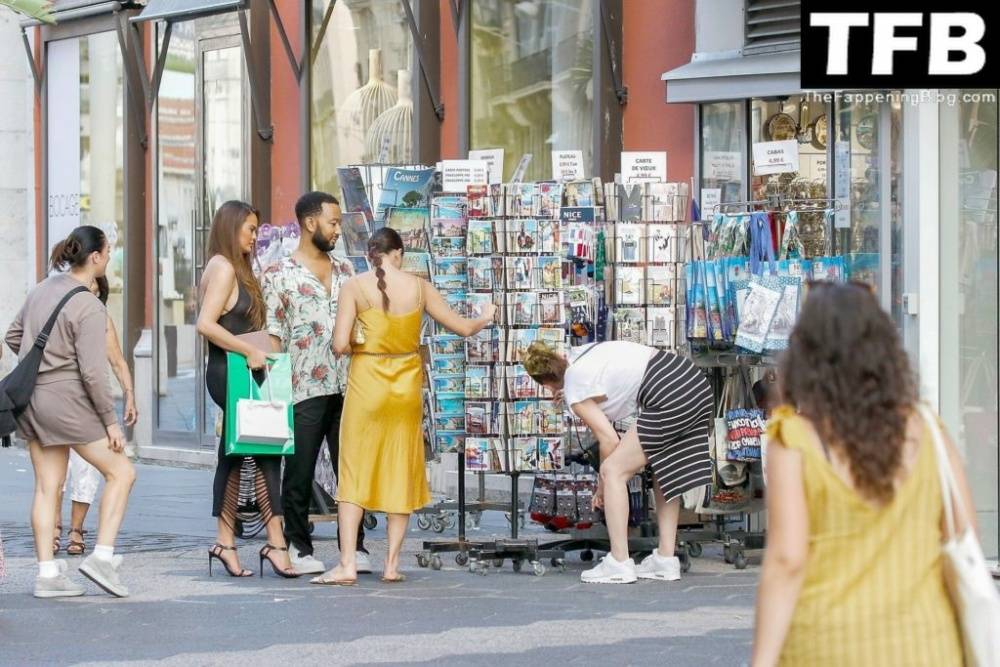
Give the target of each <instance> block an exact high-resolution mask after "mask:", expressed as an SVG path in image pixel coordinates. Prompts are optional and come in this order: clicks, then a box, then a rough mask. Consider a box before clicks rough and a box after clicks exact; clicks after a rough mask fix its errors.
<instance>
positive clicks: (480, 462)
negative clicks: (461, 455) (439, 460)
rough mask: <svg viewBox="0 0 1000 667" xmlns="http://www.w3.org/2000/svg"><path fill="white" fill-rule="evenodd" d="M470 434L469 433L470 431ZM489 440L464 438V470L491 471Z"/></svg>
mask: <svg viewBox="0 0 1000 667" xmlns="http://www.w3.org/2000/svg"><path fill="white" fill-rule="evenodd" d="M470 433H471V431H470ZM490 461H491V453H490V439H489V438H466V439H465V469H466V470H475V471H488V470H492V469H493V468H492V466H491V465H490Z"/></svg>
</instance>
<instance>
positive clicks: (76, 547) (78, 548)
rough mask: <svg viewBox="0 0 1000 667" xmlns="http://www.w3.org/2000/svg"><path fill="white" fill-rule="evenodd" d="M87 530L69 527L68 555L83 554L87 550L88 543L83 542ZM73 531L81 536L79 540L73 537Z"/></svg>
mask: <svg viewBox="0 0 1000 667" xmlns="http://www.w3.org/2000/svg"><path fill="white" fill-rule="evenodd" d="M86 532H87V531H85V530H77V529H76V528H70V529H69V546H68V547H66V555H67V556H82V555H83V554H85V553H86V552H87V545H86V544H84V542H83V536H84V535H85V534H86ZM73 533H76V534H77V535H79V536H80V541H79V542H77V541H76V540H74V539H73Z"/></svg>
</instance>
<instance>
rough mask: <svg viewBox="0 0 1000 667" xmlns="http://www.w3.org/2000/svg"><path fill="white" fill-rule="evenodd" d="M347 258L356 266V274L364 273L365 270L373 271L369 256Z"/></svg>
mask: <svg viewBox="0 0 1000 667" xmlns="http://www.w3.org/2000/svg"><path fill="white" fill-rule="evenodd" d="M347 260H348V261H349V262H350V263H351V266H353V267H354V273H355V274H356V275H357V274H361V273H364V272H365V271H371V268H372V267H371V265H370V264H369V263H368V258H367V257H353V256H352V257H348V258H347Z"/></svg>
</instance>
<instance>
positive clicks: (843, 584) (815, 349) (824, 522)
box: [752, 283, 975, 667]
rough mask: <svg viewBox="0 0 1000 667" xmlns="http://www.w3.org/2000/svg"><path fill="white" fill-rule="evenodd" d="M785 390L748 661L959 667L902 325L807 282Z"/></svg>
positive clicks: (857, 299) (774, 433) (930, 461)
mask: <svg viewBox="0 0 1000 667" xmlns="http://www.w3.org/2000/svg"><path fill="white" fill-rule="evenodd" d="M780 384H781V391H782V399H783V400H784V401H785V402H786V403H787V405H785V406H782V407H780V408H778V409H777V410H775V412H774V413H773V414H772V416H771V420H770V422H769V424H768V435H769V439H768V452H767V510H768V538H767V541H768V544H767V552H766V554H765V556H764V568H763V572H762V574H761V579H760V588H759V590H758V595H757V621H756V632H755V636H754V647H753V662H752V664H753V665H754V666H755V667H769V666H770V665H774V664H782V665H810V667H817V666H822V665H850V666H851V667H863V666H867V665H872V666H878V667H890V666H892V665H934V666H936V667H946V666H951V665H961V664H962V661H963V657H962V647H961V643H960V638H959V633H958V626H957V623H956V619H955V614H954V611H953V610H952V606H951V601H950V600H949V598H948V593H947V590H946V588H945V582H944V575H943V573H942V568H941V543H942V531H943V526H942V521H943V513H942V501H941V487H940V485H939V483H938V471H937V460H936V457H935V452H934V445H933V441H932V439H931V438H932V432H931V431H930V429H929V426H928V424H926V423H925V422H924V421H923V420H922V419H921V417H920V413H919V412H918V411H917V410H916V409H915V408H916V402H917V390H916V386H915V382H914V378H913V374H912V372H911V370H910V366H909V361H908V358H907V356H906V351H905V350H904V349H903V346H902V344H901V342H900V340H899V336H898V334H897V332H896V327H895V325H894V324H893V321H892V319H891V318H890V317H889V316H888V314H886V313H885V311H883V310H882V309H881V307H880V306H879V304H878V301H877V300H876V299H875V296H874V295H873V294H872V293H871V291H870V289H869V288H867V286H864V285H860V284H857V283H852V284H848V285H836V284H832V283H816V284H815V285H813V286H810V289H809V296H808V297H807V298H806V300H805V303H804V304H803V308H802V313H801V314H800V316H799V321H798V324H797V325H796V327H795V330H794V331H793V333H792V336H791V340H790V341H789V349H788V352H787V353H786V355H785V358H784V360H783V362H782V368H781V372H780ZM947 448H948V450H949V455H950V458H951V467H952V470H954V472H955V477H956V478H957V482H958V489H959V494H960V496H961V500H962V502H963V504H964V506H965V507H967V508H971V507H972V498H971V496H970V494H969V488H968V485H967V484H966V481H965V474H964V472H963V470H964V468H963V466H962V463H961V460H960V458H959V456H958V453H957V451H956V450H955V447H954V445H953V444H952V443H951V442H950V441H949V442H948V444H947ZM969 514H970V515H971V516H975V513H974V512H972V511H970V512H969ZM958 528H959V529H960V530H964V528H965V527H964V525H960V526H958Z"/></svg>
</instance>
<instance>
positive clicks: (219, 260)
mask: <svg viewBox="0 0 1000 667" xmlns="http://www.w3.org/2000/svg"><path fill="white" fill-rule="evenodd" d="M235 278H236V269H235V268H233V265H232V263H231V262H230V261H229V260H228V259H226V258H225V257H223V256H222V255H213V256H212V258H211V259H209V260H208V263H207V264H205V273H204V279H208V280H213V279H221V280H226V279H235Z"/></svg>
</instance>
